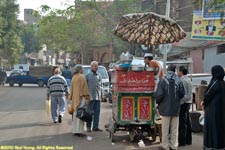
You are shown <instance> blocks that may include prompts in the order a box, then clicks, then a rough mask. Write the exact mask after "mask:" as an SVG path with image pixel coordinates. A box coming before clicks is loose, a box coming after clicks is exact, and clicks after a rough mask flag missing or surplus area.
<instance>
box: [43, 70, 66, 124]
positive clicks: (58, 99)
mask: <svg viewBox="0 0 225 150" xmlns="http://www.w3.org/2000/svg"><path fill="white" fill-rule="evenodd" d="M49 97H51V113H52V120H53V122H54V123H57V122H59V123H61V122H62V117H63V115H64V113H65V101H66V99H65V97H68V87H67V82H66V79H65V78H64V77H63V76H61V75H60V68H58V67H57V68H55V69H54V75H53V76H52V77H50V78H49V80H48V84H47V100H49ZM58 107H59V108H58ZM57 110H58V115H57Z"/></svg>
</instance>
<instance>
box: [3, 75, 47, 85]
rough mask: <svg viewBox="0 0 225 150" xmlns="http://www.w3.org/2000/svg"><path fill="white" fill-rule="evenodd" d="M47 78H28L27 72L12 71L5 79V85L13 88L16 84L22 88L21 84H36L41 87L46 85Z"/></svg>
mask: <svg viewBox="0 0 225 150" xmlns="http://www.w3.org/2000/svg"><path fill="white" fill-rule="evenodd" d="M48 79H49V77H35V76H30V75H29V72H24V71H14V72H11V74H10V75H9V76H8V77H7V79H6V83H8V84H9V86H14V84H18V85H19V86H22V85H23V84H38V86H39V87H43V86H44V85H47V82H48Z"/></svg>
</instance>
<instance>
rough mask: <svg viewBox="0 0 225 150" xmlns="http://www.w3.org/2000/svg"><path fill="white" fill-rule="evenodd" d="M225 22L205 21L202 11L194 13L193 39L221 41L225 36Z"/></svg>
mask: <svg viewBox="0 0 225 150" xmlns="http://www.w3.org/2000/svg"><path fill="white" fill-rule="evenodd" d="M224 27H225V22H222V21H221V20H203V19H202V11H194V12H193V22H192V32H191V39H198V40H217V41H221V40H222V39H223V36H224V35H225V31H224Z"/></svg>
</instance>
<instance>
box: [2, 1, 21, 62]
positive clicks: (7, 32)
mask: <svg viewBox="0 0 225 150" xmlns="http://www.w3.org/2000/svg"><path fill="white" fill-rule="evenodd" d="M18 12H19V6H18V5H17V4H15V0H1V1H0V18H1V20H2V21H3V22H2V23H0V24H1V25H0V26H1V27H0V31H1V43H0V56H1V59H2V58H4V59H7V60H8V61H9V63H10V64H13V63H17V62H18V60H19V56H20V53H21V52H22V50H23V45H22V43H21V39H20V37H19V36H18V21H17V14H18Z"/></svg>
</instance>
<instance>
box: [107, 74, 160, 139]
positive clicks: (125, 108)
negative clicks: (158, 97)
mask: <svg viewBox="0 0 225 150" xmlns="http://www.w3.org/2000/svg"><path fill="white" fill-rule="evenodd" d="M111 82H112V86H113V87H112V88H113V89H112V90H113V101H112V117H111V118H110V120H109V127H108V130H109V132H110V139H111V141H112V142H113V141H114V140H115V133H116V131H120V130H122V131H127V132H129V137H130V140H131V141H134V140H135V139H138V138H140V137H143V136H148V137H151V140H152V141H155V140H156V128H155V123H154V116H155V111H154V108H155V107H154V104H155V102H154V101H155V100H154V85H155V83H154V72H151V71H113V72H112V74H111Z"/></svg>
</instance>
